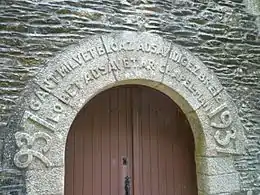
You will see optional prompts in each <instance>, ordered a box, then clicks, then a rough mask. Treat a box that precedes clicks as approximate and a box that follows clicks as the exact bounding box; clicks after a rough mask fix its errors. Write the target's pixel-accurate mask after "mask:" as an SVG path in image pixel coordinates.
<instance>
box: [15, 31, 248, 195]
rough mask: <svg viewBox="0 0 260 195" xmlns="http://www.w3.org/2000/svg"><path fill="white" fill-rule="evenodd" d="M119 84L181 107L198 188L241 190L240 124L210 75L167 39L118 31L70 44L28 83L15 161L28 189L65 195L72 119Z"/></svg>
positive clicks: (206, 191)
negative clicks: (191, 141)
mask: <svg viewBox="0 0 260 195" xmlns="http://www.w3.org/2000/svg"><path fill="white" fill-rule="evenodd" d="M124 84H138V85H146V86H149V87H151V88H155V89H157V90H159V91H161V92H163V93H165V94H166V95H168V96H169V97H170V98H171V99H172V100H173V101H174V102H175V103H176V104H177V105H178V106H179V107H180V108H181V109H182V111H183V112H184V113H185V115H186V117H187V118H188V120H189V122H190V125H191V128H192V131H193V134H194V138H195V147H196V166H197V180H198V188H199V192H200V193H202V194H221V193H233V192H237V191H239V190H240V185H239V175H238V172H237V171H236V170H235V168H234V163H233V155H236V154H242V153H243V152H244V135H243V126H242V124H241V122H240V121H239V117H238V115H237V110H236V107H235V105H234V103H233V102H232V100H231V98H230V97H229V95H228V94H227V93H226V91H225V90H224V89H223V87H222V86H221V84H220V83H219V81H218V80H217V78H216V77H215V76H214V74H213V73H212V72H211V71H210V70H208V69H207V68H206V66H205V65H204V64H203V63H202V62H201V61H200V60H199V59H198V58H196V57H194V56H193V55H192V54H191V53H190V52H188V51H186V50H184V49H183V48H182V47H181V46H178V45H176V44H174V43H172V42H170V41H169V40H165V39H163V38H162V37H160V36H157V35H153V34H150V33H136V32H121V33H118V34H109V35H102V36H93V37H89V38H87V39H84V40H82V41H80V42H79V43H78V44H77V45H73V46H71V47H69V48H67V49H66V50H65V51H64V52H62V53H61V54H59V55H57V57H56V58H54V59H52V60H51V61H49V62H48V65H47V66H46V68H44V69H43V70H42V71H41V72H39V74H38V75H37V76H36V78H35V79H34V81H33V82H32V83H31V85H30V86H29V90H28V92H27V94H25V97H26V98H25V100H24V102H23V103H24V105H23V107H24V110H25V112H24V115H23V120H22V123H21V124H22V126H23V129H24V131H22V132H17V133H16V134H15V135H14V136H15V139H16V144H17V146H18V148H19V150H18V151H17V153H16V154H15V156H14V163H15V165H16V166H17V167H20V168H24V169H26V184H27V192H28V194H33V195H35V194H63V187H64V186H63V185H64V152H65V145H66V138H67V134H68V131H69V129H70V126H71V124H72V122H73V120H74V118H75V117H76V115H77V113H78V112H79V111H80V110H81V108H82V107H83V106H84V105H85V104H86V103H87V102H88V101H89V100H90V99H91V98H92V97H94V96H95V95H96V94H98V93H100V92H101V91H103V90H105V89H108V88H110V87H113V86H117V85H124ZM25 141H26V142H25ZM23 156H26V158H22V157H23Z"/></svg>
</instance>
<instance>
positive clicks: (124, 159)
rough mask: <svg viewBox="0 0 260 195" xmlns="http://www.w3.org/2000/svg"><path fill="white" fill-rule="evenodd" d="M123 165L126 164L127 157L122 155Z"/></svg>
mask: <svg viewBox="0 0 260 195" xmlns="http://www.w3.org/2000/svg"><path fill="white" fill-rule="evenodd" d="M123 165H127V158H126V157H123Z"/></svg>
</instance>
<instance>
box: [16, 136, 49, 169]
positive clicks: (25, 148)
mask: <svg viewBox="0 0 260 195" xmlns="http://www.w3.org/2000/svg"><path fill="white" fill-rule="evenodd" d="M15 139H16V145H17V146H18V148H19V152H17V153H16V154H15V155H14V163H15V165H16V166H17V167H19V168H26V167H28V166H29V165H30V164H31V163H32V160H33V158H34V157H35V158H38V159H39V160H41V161H42V162H43V163H44V164H45V165H46V166H47V167H49V166H51V162H50V161H49V159H47V158H46V157H45V156H44V153H46V152H48V150H49V149H50V142H51V137H50V136H49V135H48V134H47V133H43V132H37V133H35V134H33V136H31V135H29V134H27V133H23V132H17V133H16V134H15ZM40 140H43V141H44V142H45V144H44V146H42V147H41V148H40V151H35V150H34V149H33V147H34V146H35V145H36V144H37V142H38V141H40Z"/></svg>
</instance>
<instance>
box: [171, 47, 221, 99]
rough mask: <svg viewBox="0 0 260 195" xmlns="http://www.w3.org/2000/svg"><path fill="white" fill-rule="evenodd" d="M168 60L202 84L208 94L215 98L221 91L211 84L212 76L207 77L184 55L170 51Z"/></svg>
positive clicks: (203, 71) (207, 75) (206, 74)
mask: <svg viewBox="0 0 260 195" xmlns="http://www.w3.org/2000/svg"><path fill="white" fill-rule="evenodd" d="M169 59H171V60H173V61H174V62H176V63H178V64H180V65H181V66H183V67H185V68H186V69H187V70H188V71H189V72H191V73H192V74H193V75H194V76H195V77H197V79H198V80H199V81H200V82H202V83H203V85H204V86H205V87H206V88H207V89H208V90H209V92H210V93H211V94H212V95H213V96H215V95H216V94H217V93H218V92H219V91H220V90H221V89H218V87H217V86H215V85H214V84H213V81H212V77H213V76H212V75H211V76H209V74H208V73H206V72H205V70H203V69H202V68H201V67H200V66H199V65H198V64H195V63H194V62H192V61H190V60H189V59H188V57H187V56H185V55H184V54H182V53H180V52H177V51H175V50H172V51H171V52H170V56H169Z"/></svg>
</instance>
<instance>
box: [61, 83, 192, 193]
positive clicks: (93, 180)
mask: <svg viewBox="0 0 260 195" xmlns="http://www.w3.org/2000/svg"><path fill="white" fill-rule="evenodd" d="M65 165H66V166H65V172H66V174H65V195H127V193H129V195H130V194H131V195H173V194H174V195H196V194H197V185H196V183H197V182H196V170H195V162H194V143H193V136H192V132H191V129H190V127H189V124H188V122H187V121H186V119H185V117H184V115H183V113H182V112H181V111H180V110H179V109H178V107H177V106H176V105H175V104H174V103H173V102H172V101H171V100H170V99H169V98H168V97H167V96H165V95H163V94H162V93H160V92H158V91H156V90H153V89H150V88H147V87H141V86H122V87H117V88H113V89H109V90H107V91H105V92H103V93H101V94H99V95H97V96H96V97H95V98H94V99H93V100H91V101H90V102H89V103H88V104H87V106H86V108H84V109H82V111H81V112H80V113H79V115H78V116H77V117H76V119H75V121H74V123H73V125H72V127H71V131H70V133H69V135H68V140H67V148H66V162H65ZM128 177H129V178H130V179H129V182H130V187H129V188H127V186H126V184H127V181H128ZM128 191H129V192H128Z"/></svg>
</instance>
